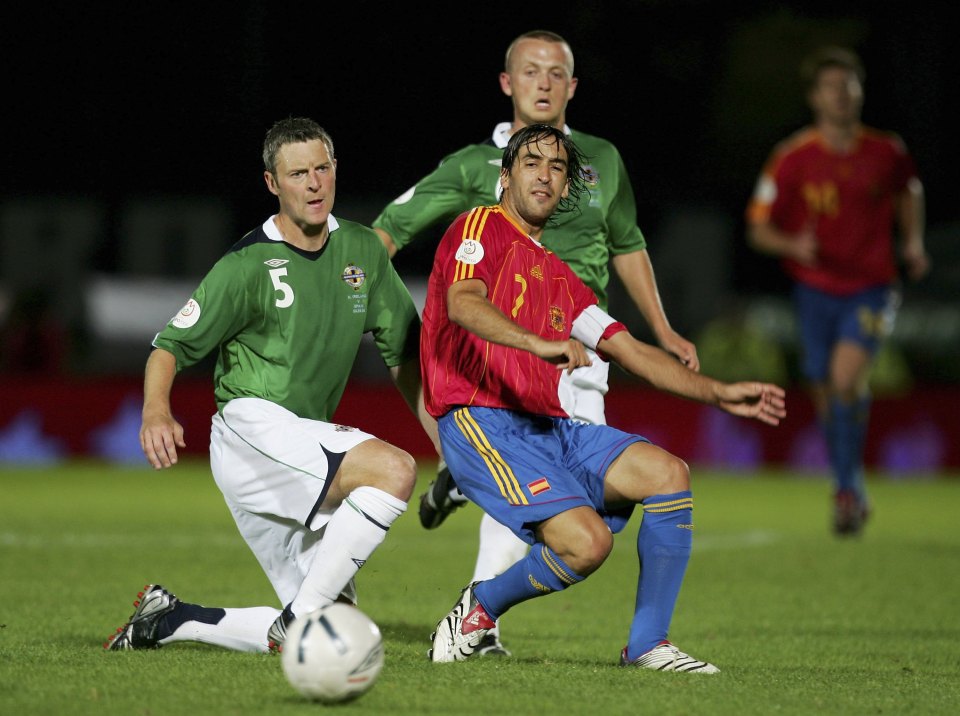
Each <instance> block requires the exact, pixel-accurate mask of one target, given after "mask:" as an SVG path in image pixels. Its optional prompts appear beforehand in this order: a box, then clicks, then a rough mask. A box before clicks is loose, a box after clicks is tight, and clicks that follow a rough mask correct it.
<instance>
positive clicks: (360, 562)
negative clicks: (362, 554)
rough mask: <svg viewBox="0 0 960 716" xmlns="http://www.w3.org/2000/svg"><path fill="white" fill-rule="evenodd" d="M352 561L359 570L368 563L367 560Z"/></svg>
mask: <svg viewBox="0 0 960 716" xmlns="http://www.w3.org/2000/svg"><path fill="white" fill-rule="evenodd" d="M350 561H351V562H353V563H354V564H355V565H357V569H360V568H361V567H362V566H363V565H365V564H366V563H367V560H365V559H351V560H350Z"/></svg>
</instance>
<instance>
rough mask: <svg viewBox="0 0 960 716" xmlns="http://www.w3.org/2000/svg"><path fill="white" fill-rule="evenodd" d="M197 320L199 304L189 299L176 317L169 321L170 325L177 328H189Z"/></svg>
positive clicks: (198, 317) (198, 318)
mask: <svg viewBox="0 0 960 716" xmlns="http://www.w3.org/2000/svg"><path fill="white" fill-rule="evenodd" d="M199 320H200V304H199V303H197V302H196V301H194V300H193V299H192V298H191V299H190V300H189V301H187V303H186V304H185V305H184V307H183V308H181V309H180V311H179V312H178V313H177V315H176V316H174V317H173V318H171V319H170V323H172V324H173V325H174V326H176V327H177V328H189V327H190V326H192V325H194V324H195V323H196V322H197V321H199Z"/></svg>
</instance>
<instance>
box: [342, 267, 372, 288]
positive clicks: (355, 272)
mask: <svg viewBox="0 0 960 716" xmlns="http://www.w3.org/2000/svg"><path fill="white" fill-rule="evenodd" d="M340 278H342V279H343V281H344V283H346V284H347V285H348V286H350V287H351V288H352V289H353V290H354V291H359V290H360V287H361V286H363V282H364V281H366V280H367V274H366V273H365V272H364V270H363V269H362V268H360V267H359V266H354V265H353V264H349V265H348V266H347V267H346V268H345V269H344V270H343V273H342V274H341V276H340Z"/></svg>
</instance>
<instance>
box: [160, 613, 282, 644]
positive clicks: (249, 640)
mask: <svg viewBox="0 0 960 716" xmlns="http://www.w3.org/2000/svg"><path fill="white" fill-rule="evenodd" d="M223 611H224V612H225V614H224V617H223V619H221V620H220V621H219V622H217V623H216V624H206V623H204V622H195V621H186V622H184V623H183V624H181V625H180V626H179V627H177V630H176V631H175V632H173V634H171V635H170V636H168V637H167V638H166V639H161V640H160V642H159V643H160V644H170V643H172V642H175V641H199V642H203V643H204V644H213V645H215V646H222V647H224V648H226V649H233V650H234V651H260V652H267V651H269V649H268V647H267V631H269V629H270V625H271V624H273V622H274V620H275V619H276V618H277V617H278V616H280V610H279V609H274V608H273V607H249V608H243V609H240V608H230V609H224V610H223Z"/></svg>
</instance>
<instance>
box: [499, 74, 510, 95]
mask: <svg viewBox="0 0 960 716" xmlns="http://www.w3.org/2000/svg"><path fill="white" fill-rule="evenodd" d="M500 90H501V91H502V92H503V93H504V94H505V95H507V97H512V96H513V85H512V84H511V82H510V73H509V72H501V73H500Z"/></svg>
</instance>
